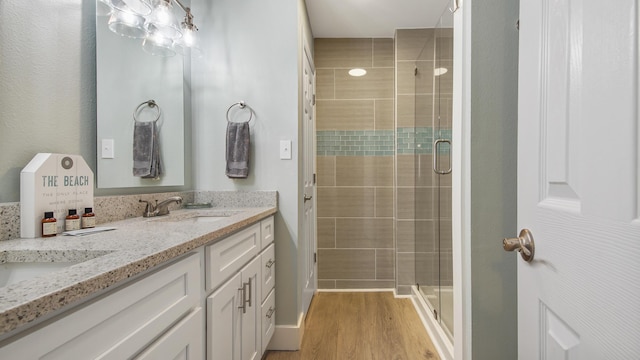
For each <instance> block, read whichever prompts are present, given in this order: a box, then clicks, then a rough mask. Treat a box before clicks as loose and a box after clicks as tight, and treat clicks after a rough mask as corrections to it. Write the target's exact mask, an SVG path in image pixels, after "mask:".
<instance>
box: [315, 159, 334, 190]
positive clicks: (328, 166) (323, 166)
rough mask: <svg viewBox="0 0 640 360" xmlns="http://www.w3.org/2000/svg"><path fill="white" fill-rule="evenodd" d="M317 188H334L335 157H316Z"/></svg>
mask: <svg viewBox="0 0 640 360" xmlns="http://www.w3.org/2000/svg"><path fill="white" fill-rule="evenodd" d="M316 171H317V174H316V176H317V184H318V186H334V185H335V184H336V157H335V156H316Z"/></svg>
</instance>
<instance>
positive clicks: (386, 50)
mask: <svg viewBox="0 0 640 360" xmlns="http://www.w3.org/2000/svg"><path fill="white" fill-rule="evenodd" d="M394 56H395V52H394V42H393V38H387V39H385V38H375V39H373V66H374V67H391V68H392V67H394Z"/></svg>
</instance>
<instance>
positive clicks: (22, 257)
mask: <svg viewBox="0 0 640 360" xmlns="http://www.w3.org/2000/svg"><path fill="white" fill-rule="evenodd" d="M110 252H111V251H95V252H93V251H89V252H87V251H78V252H75V251H73V250H46V251H38V250H16V251H4V252H2V254H1V256H0V261H1V262H0V288H2V287H5V286H9V285H12V284H15V283H17V282H20V281H23V280H28V279H32V278H35V277H37V276H41V275H46V274H50V273H53V272H55V271H59V270H62V269H66V268H68V267H71V266H73V265H76V264H80V263H83V262H85V261H89V260H92V259H95V258H97V257H99V256H102V255H106V254H108V253H110Z"/></svg>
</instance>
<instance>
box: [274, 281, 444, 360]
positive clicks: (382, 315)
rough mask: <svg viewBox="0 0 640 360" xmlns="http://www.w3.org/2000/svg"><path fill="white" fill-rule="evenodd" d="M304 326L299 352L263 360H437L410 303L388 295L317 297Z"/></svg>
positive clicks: (371, 293) (276, 353)
mask: <svg viewBox="0 0 640 360" xmlns="http://www.w3.org/2000/svg"><path fill="white" fill-rule="evenodd" d="M305 326H306V327H305V333H304V338H303V340H302V349H301V350H300V351H269V352H267V354H266V355H265V357H264V359H265V360H311V359H318V360H331V359H336V360H337V359H349V360H351V359H362V360H376V359H380V360H389V359H398V360H401V359H402V360H413V359H416V360H417V359H430V360H432V359H438V360H439V359H440V358H439V357H438V353H437V352H436V350H435V348H434V347H433V344H432V343H431V340H430V339H429V336H428V335H427V332H426V330H425V329H424V327H423V325H422V323H421V322H420V318H419V317H418V314H417V313H416V310H415V309H414V307H413V304H412V303H411V300H409V299H396V298H394V297H393V293H392V292H354V293H333V292H320V293H318V294H316V296H315V297H314V299H313V301H312V303H311V307H310V309H309V313H308V314H307V319H306V325H305Z"/></svg>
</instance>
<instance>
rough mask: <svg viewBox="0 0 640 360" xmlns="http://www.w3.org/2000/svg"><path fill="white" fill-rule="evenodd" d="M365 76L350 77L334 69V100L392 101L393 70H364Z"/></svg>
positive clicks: (344, 72)
mask: <svg viewBox="0 0 640 360" xmlns="http://www.w3.org/2000/svg"><path fill="white" fill-rule="evenodd" d="M365 70H367V75H365V76H359V77H355V76H351V75H349V69H336V76H335V84H336V86H335V88H336V99H393V94H394V91H393V82H394V75H393V73H394V71H393V68H365Z"/></svg>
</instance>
